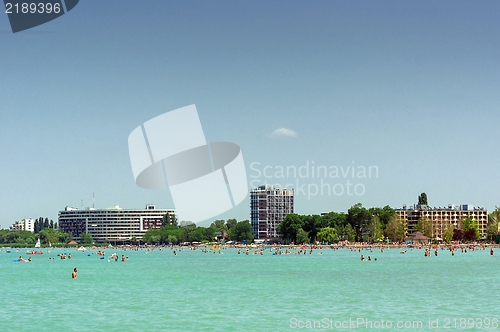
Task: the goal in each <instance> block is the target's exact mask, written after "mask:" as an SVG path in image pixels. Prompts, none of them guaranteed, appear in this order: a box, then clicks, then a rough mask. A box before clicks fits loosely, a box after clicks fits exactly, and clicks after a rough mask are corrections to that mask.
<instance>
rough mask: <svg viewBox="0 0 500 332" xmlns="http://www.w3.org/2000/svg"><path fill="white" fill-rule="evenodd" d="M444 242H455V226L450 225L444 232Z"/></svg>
mask: <svg viewBox="0 0 500 332" xmlns="http://www.w3.org/2000/svg"><path fill="white" fill-rule="evenodd" d="M443 240H444V241H445V242H450V241H451V240H453V226H452V225H449V226H448V227H447V228H446V230H445V231H444V232H443Z"/></svg>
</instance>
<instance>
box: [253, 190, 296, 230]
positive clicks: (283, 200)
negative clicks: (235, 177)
mask: <svg viewBox="0 0 500 332" xmlns="http://www.w3.org/2000/svg"><path fill="white" fill-rule="evenodd" d="M291 213H293V189H291V190H288V189H276V188H275V187H273V186H260V187H258V188H256V189H254V190H252V191H250V221H251V224H252V232H253V234H254V236H255V238H256V239H268V238H275V237H278V233H277V232H276V227H277V226H278V225H279V223H280V222H281V221H282V220H283V219H284V218H285V217H286V216H287V215H289V214H291Z"/></svg>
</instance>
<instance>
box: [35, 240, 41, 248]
mask: <svg viewBox="0 0 500 332" xmlns="http://www.w3.org/2000/svg"><path fill="white" fill-rule="evenodd" d="M40 247H41V245H40V238H39V239H38V241H36V244H35V248H40Z"/></svg>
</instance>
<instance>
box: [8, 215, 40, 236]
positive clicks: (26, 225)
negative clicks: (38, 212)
mask: <svg viewBox="0 0 500 332" xmlns="http://www.w3.org/2000/svg"><path fill="white" fill-rule="evenodd" d="M9 230H10V231H30V232H32V233H33V232H34V231H35V219H31V218H28V219H23V220H18V221H16V222H15V223H14V224H12V226H10V227H9Z"/></svg>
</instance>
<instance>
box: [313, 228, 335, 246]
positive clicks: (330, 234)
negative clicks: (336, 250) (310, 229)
mask: <svg viewBox="0 0 500 332" xmlns="http://www.w3.org/2000/svg"><path fill="white" fill-rule="evenodd" d="M338 239H339V237H338V235H337V230H335V228H333V227H325V228H321V229H320V230H319V232H318V234H317V235H316V240H318V241H320V242H327V243H334V242H337V241H338Z"/></svg>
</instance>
